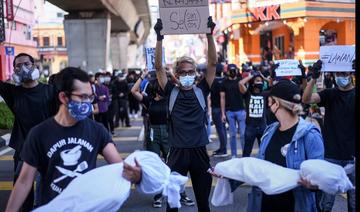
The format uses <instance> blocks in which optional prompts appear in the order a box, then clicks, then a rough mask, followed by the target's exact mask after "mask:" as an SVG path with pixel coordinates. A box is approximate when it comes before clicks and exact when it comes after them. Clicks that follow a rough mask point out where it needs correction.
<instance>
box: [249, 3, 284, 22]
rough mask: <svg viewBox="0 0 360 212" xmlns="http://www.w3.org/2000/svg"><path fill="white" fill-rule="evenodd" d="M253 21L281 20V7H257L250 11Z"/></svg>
mask: <svg viewBox="0 0 360 212" xmlns="http://www.w3.org/2000/svg"><path fill="white" fill-rule="evenodd" d="M250 12H251V15H252V18H253V21H270V20H277V19H280V18H281V16H280V5H271V6H267V7H255V8H251V9H250Z"/></svg>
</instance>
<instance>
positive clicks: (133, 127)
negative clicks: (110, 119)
mask: <svg viewBox="0 0 360 212" xmlns="http://www.w3.org/2000/svg"><path fill="white" fill-rule="evenodd" d="M140 129H141V126H131V127H117V128H115V130H140Z"/></svg>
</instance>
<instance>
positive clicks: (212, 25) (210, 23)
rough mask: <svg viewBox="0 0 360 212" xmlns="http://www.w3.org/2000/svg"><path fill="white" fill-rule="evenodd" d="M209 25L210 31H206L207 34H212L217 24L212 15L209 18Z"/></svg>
mask: <svg viewBox="0 0 360 212" xmlns="http://www.w3.org/2000/svg"><path fill="white" fill-rule="evenodd" d="M207 26H208V28H210V33H206V34H207V35H212V34H213V32H214V29H215V26H216V24H215V23H214V22H213V20H212V17H211V16H209V18H208V23H207Z"/></svg>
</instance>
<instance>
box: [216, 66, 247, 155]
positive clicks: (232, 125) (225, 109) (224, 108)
mask: <svg viewBox="0 0 360 212" xmlns="http://www.w3.org/2000/svg"><path fill="white" fill-rule="evenodd" d="M228 72H229V77H228V78H227V79H226V80H224V83H223V86H222V88H221V91H220V106H221V119H222V121H223V122H224V123H225V122H226V120H227V121H228V122H229V133H230V148H231V157H232V158H235V157H237V144H236V134H237V131H238V130H237V126H238V127H239V130H240V144H241V149H242V150H243V149H244V143H245V120H246V111H245V105H244V97H243V94H242V93H240V91H239V81H240V80H241V79H240V78H239V77H237V73H238V68H237V66H236V65H235V64H229V65H228Z"/></svg>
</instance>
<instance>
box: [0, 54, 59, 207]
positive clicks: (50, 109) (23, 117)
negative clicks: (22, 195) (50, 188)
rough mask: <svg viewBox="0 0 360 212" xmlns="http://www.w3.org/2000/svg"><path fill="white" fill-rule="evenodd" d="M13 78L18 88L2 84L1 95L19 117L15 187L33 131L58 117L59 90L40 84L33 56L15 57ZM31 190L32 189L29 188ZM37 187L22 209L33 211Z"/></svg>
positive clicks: (15, 130) (12, 140)
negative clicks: (57, 94)
mask: <svg viewBox="0 0 360 212" xmlns="http://www.w3.org/2000/svg"><path fill="white" fill-rule="evenodd" d="M13 67H14V74H13V79H14V81H15V83H16V84H17V85H13V84H10V83H5V82H2V81H0V96H1V97H2V98H3V99H4V100H5V103H6V104H7V106H8V107H9V109H10V110H11V112H12V113H13V114H14V116H15V121H14V125H13V128H12V131H11V137H10V142H9V147H11V148H13V149H14V150H15V153H14V156H13V157H14V179H13V181H14V184H15V182H16V181H17V179H18V177H19V174H20V170H21V167H22V165H23V159H22V157H21V156H20V152H21V151H22V149H23V144H24V142H25V139H26V138H27V136H28V133H29V131H30V130H31V128H33V127H34V126H36V125H37V124H39V123H41V122H42V121H44V120H45V119H47V118H49V117H50V116H52V115H54V114H55V113H56V110H57V104H56V90H55V89H54V86H52V85H46V84H43V83H41V82H39V81H38V80H39V77H40V71H39V69H37V68H36V67H35V64H34V58H33V57H32V56H31V55H28V54H25V53H20V54H18V55H16V56H15V58H14V62H13ZM29 189H30V188H29ZM33 190H34V189H33V188H31V190H30V191H29V196H28V197H27V198H26V200H25V201H24V205H23V206H22V210H24V211H31V210H32V208H33V206H34V205H33V204H34V192H33Z"/></svg>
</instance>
